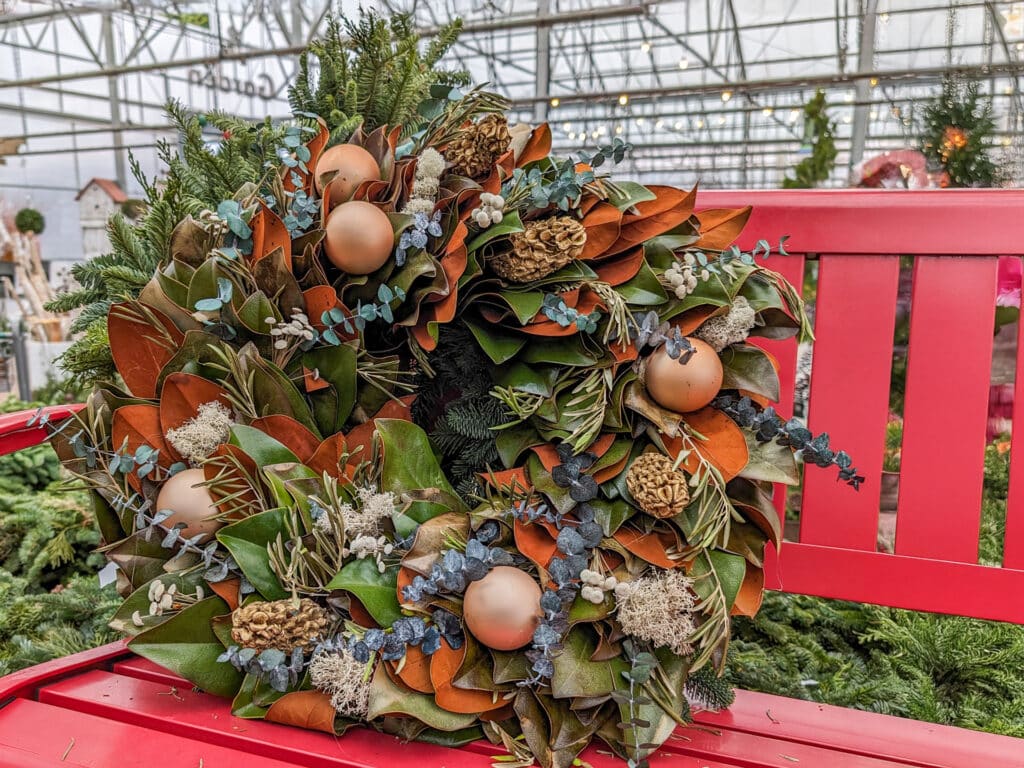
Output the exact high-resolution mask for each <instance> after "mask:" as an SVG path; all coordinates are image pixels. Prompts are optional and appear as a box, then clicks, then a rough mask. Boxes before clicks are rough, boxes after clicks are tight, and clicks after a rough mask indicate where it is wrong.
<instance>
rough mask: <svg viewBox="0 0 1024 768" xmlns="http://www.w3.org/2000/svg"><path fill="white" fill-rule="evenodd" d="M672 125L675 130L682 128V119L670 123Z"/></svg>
mask: <svg viewBox="0 0 1024 768" xmlns="http://www.w3.org/2000/svg"><path fill="white" fill-rule="evenodd" d="M672 127H673V128H675V129H676V130H677V131H680V130H682V128H683V121H682V120H676V121H675V122H674V123H672Z"/></svg>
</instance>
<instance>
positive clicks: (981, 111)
mask: <svg viewBox="0 0 1024 768" xmlns="http://www.w3.org/2000/svg"><path fill="white" fill-rule="evenodd" d="M995 127H996V126H995V121H994V120H993V118H992V102H991V100H990V99H987V98H983V97H982V96H981V94H979V92H978V84H977V83H976V82H965V81H963V80H960V79H957V78H946V79H945V80H943V82H942V91H941V93H939V94H938V95H937V96H935V98H933V99H932V100H931V101H929V102H928V103H927V104H926V105H925V107H924V110H923V112H922V117H921V122H920V126H919V130H920V135H921V151H922V152H923V153H924V155H925V157H926V158H928V163H929V165H931V166H932V167H933V168H941V169H942V170H944V171H946V173H947V174H949V184H950V186H953V187H994V186H997V185H998V184H999V183H1000V182H1001V181H1002V174H1001V172H1000V169H999V166H998V165H997V164H996V162H995V160H994V159H993V158H992V154H991V153H992V139H993V135H994V133H995ZM954 139H956V141H954ZM960 142H963V143H962V144H960Z"/></svg>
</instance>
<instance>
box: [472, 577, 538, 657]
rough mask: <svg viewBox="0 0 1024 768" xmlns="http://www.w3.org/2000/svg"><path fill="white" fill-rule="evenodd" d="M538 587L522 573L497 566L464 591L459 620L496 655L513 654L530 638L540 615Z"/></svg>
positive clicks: (530, 578) (531, 578)
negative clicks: (497, 652)
mask: <svg viewBox="0 0 1024 768" xmlns="http://www.w3.org/2000/svg"><path fill="white" fill-rule="evenodd" d="M540 597H541V591H540V585H539V584H537V582H536V581H534V580H533V577H532V576H530V574H528V573H526V572H525V571H521V570H519V569H518V568H513V567H512V566H509V565H499V566H498V567H497V568H493V569H491V572H490V573H488V574H487V575H486V576H484V577H483V578H482V579H480V580H479V581H474V582H473V583H472V584H470V585H469V588H468V589H467V590H466V596H465V599H464V600H463V603H462V618H463V619H465V621H466V626H467V627H468V628H469V631H470V632H472V633H473V636H474V637H475V638H476V639H477V640H479V641H480V642H481V643H483V644H484V645H486V646H487V647H488V648H493V649H494V650H496V651H514V650H515V649H517V648H522V647H523V646H524V645H526V644H527V643H529V642H530V640H531V639H532V638H533V632H534V630H535V629H537V624H538V623H539V622H540V619H541V617H542V616H543V612H542V611H541V607H540Z"/></svg>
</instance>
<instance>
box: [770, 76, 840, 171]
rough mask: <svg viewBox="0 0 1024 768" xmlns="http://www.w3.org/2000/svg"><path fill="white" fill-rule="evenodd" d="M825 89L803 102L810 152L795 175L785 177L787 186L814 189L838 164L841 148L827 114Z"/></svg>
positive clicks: (806, 136)
mask: <svg viewBox="0 0 1024 768" xmlns="http://www.w3.org/2000/svg"><path fill="white" fill-rule="evenodd" d="M827 110H828V104H827V103H826V101H825V92H824V91H821V90H819V91H817V92H816V93H815V94H814V98H812V99H811V100H810V101H809V102H807V104H806V105H804V141H805V143H810V145H811V154H810V155H809V156H808V157H805V158H804V159H803V160H801V161H800V162H799V163H797V164H796V166H795V167H794V168H793V175H794V178H791V177H789V176H786V177H785V178H784V179H783V180H782V186H783V188H784V189H811V188H813V187H816V186H818V184H820V183H821V182H823V181H828V177H829V174H831V173H832V169H833V168H835V166H836V156H837V155H838V154H839V150H838V149H836V142H835V128H836V124H835V121H834V120H832V119H830V118H829V116H828V111H827Z"/></svg>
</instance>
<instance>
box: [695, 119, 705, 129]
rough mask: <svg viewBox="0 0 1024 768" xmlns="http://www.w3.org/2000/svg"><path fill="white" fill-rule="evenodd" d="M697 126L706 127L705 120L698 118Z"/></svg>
mask: <svg viewBox="0 0 1024 768" xmlns="http://www.w3.org/2000/svg"><path fill="white" fill-rule="evenodd" d="M697 127H698V128H703V127H704V121H703V120H698V121H697Z"/></svg>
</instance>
